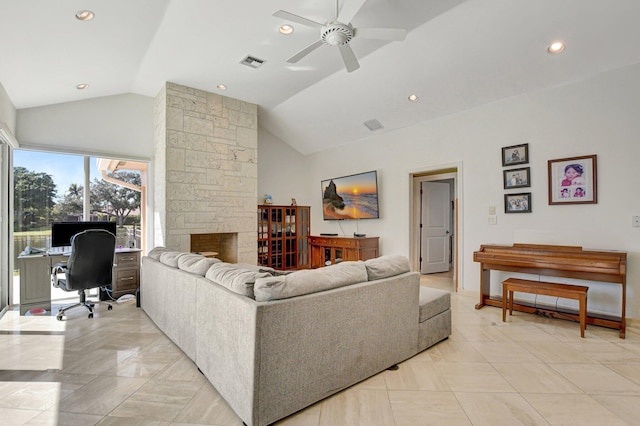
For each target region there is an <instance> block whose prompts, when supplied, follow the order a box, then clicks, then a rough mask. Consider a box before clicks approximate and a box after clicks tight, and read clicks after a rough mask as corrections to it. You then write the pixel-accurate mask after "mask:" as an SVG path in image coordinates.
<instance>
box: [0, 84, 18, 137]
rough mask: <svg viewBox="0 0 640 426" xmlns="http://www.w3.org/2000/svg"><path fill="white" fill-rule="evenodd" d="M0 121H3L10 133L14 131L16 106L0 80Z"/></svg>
mask: <svg viewBox="0 0 640 426" xmlns="http://www.w3.org/2000/svg"><path fill="white" fill-rule="evenodd" d="M0 122H2V123H4V124H5V125H6V127H7V128H9V130H11V133H13V134H15V133H16V108H15V107H14V106H13V102H11V99H10V98H9V95H8V94H7V92H6V91H5V90H4V87H3V86H2V83H1V82H0Z"/></svg>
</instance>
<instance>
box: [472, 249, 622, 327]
mask: <svg viewBox="0 0 640 426" xmlns="http://www.w3.org/2000/svg"><path fill="white" fill-rule="evenodd" d="M473 260H474V261H475V262H479V263H480V303H478V304H477V305H476V309H480V308H482V307H483V306H485V305H489V306H498V307H502V297H500V296H491V295H490V272H491V270H497V271H509V272H519V273H524V274H535V275H543V276H554V277H565V278H576V279H581V280H588V281H601V282H605V283H612V284H616V285H619V286H620V291H621V292H622V307H621V311H620V316H619V317H617V316H604V315H599V316H597V315H592V314H589V313H588V312H587V324H594V325H599V326H603V327H609V328H613V329H616V330H620V338H621V339H624V338H625V305H626V292H627V289H626V285H627V253H626V252H622V251H605V250H583V249H582V247H579V246H558V245H544V244H513V245H512V246H504V245H491V244H487V245H485V244H483V245H481V246H480V250H478V251H476V252H474V253H473ZM513 309H514V310H518V311H522V312H529V313H538V314H543V315H546V316H550V317H555V318H564V319H572V320H575V321H578V320H579V318H578V315H577V313H571V312H559V311H558V310H555V309H550V308H544V307H540V306H531V305H530V304H527V303H514V305H513Z"/></svg>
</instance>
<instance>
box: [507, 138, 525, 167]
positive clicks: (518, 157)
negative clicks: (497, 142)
mask: <svg viewBox="0 0 640 426" xmlns="http://www.w3.org/2000/svg"><path fill="white" fill-rule="evenodd" d="M528 162H529V144H528V143H523V144H520V145H512V146H505V147H504V148H502V167H506V166H515V165H516V164H527V163H528Z"/></svg>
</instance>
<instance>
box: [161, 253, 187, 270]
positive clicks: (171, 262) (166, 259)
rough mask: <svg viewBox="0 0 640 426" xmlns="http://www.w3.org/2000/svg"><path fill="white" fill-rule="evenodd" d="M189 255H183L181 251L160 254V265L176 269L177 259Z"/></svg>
mask: <svg viewBox="0 0 640 426" xmlns="http://www.w3.org/2000/svg"><path fill="white" fill-rule="evenodd" d="M187 254H189V253H184V252H181V251H165V252H163V253H161V254H160V259H159V260H160V263H164V264H165V265H167V266H171V267H172V268H177V267H178V259H179V258H180V257H182V256H184V255H187Z"/></svg>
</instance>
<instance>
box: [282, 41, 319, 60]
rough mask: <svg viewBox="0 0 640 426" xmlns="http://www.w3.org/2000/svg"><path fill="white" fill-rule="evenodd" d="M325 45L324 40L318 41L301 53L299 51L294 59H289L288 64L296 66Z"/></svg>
mask: <svg viewBox="0 0 640 426" xmlns="http://www.w3.org/2000/svg"><path fill="white" fill-rule="evenodd" d="M323 44H324V43H323V42H322V40H317V41H316V42H314V43H312V44H310V45H309V46H307V47H305V48H304V49H302V50H301V51H299V52H298V53H296V54H295V55H293V56H292V57H290V58H289V59H287V62H289V63H290V64H295V63H296V62H298V61H299V60H300V59H302V58H304V57H305V56H307V55H308V54H309V53H311V52H313V51H314V50H316V49H317V48H318V47H320V46H322V45H323Z"/></svg>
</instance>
